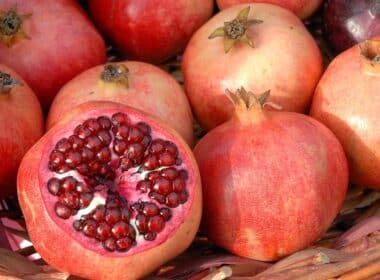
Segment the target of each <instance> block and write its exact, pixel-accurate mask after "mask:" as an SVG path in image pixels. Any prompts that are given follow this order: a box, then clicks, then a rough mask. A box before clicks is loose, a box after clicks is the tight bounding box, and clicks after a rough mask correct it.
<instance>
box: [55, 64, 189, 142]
mask: <svg viewBox="0 0 380 280" xmlns="http://www.w3.org/2000/svg"><path fill="white" fill-rule="evenodd" d="M90 100H108V101H114V102H119V103H123V104H125V105H128V106H131V107H134V108H137V109H140V110H142V111H145V112H148V113H150V114H152V115H154V116H156V117H158V118H161V119H162V120H163V121H164V122H166V123H167V124H168V125H170V126H171V127H173V128H174V129H176V130H177V131H178V132H179V133H180V134H181V135H182V137H183V138H184V139H185V140H186V142H187V143H188V144H189V145H192V144H193V140H194V139H193V138H194V136H193V117H192V113H191V108H190V105H189V102H188V100H187V97H186V95H185V93H184V92H183V90H182V88H181V87H180V85H179V84H178V83H177V82H176V81H175V79H174V78H173V77H172V76H171V75H169V74H168V73H166V72H165V71H163V70H161V69H159V68H158V67H155V66H153V65H149V64H146V63H143V62H133V61H128V62H120V63H113V64H106V65H103V66H97V67H94V68H92V69H90V70H87V71H85V72H83V73H82V74H80V75H79V76H77V77H75V78H74V79H73V80H71V81H70V82H69V83H67V84H66V85H65V86H64V87H63V88H62V89H61V90H60V92H59V93H58V95H57V96H56V98H55V99H54V101H53V103H52V106H51V107H50V111H49V115H48V119H47V128H48V129H49V128H50V127H51V126H53V125H54V124H55V123H56V122H58V121H59V120H60V119H62V117H63V116H64V115H65V114H67V113H68V112H70V111H71V109H72V108H73V107H75V106H77V105H79V104H82V103H85V102H87V101H90Z"/></svg>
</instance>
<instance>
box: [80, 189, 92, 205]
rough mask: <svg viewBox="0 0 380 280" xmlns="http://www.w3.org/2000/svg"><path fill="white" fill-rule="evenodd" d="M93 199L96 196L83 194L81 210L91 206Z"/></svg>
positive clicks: (81, 196)
mask: <svg viewBox="0 0 380 280" xmlns="http://www.w3.org/2000/svg"><path fill="white" fill-rule="evenodd" d="M93 197H94V195H93V194H92V193H89V192H87V193H82V194H81V195H80V197H79V207H80V208H81V209H83V208H86V207H87V206H88V205H90V203H91V201H92V198H93Z"/></svg>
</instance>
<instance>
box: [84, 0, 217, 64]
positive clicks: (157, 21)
mask: <svg viewBox="0 0 380 280" xmlns="http://www.w3.org/2000/svg"><path fill="white" fill-rule="evenodd" d="M89 10H90V13H91V15H92V17H93V19H94V21H95V22H96V24H97V25H98V26H99V28H100V30H102V31H103V33H104V34H105V36H106V37H108V38H109V39H110V40H111V41H112V42H113V43H114V44H115V46H116V47H117V48H118V49H119V50H120V51H121V52H122V53H123V54H124V55H125V56H126V57H127V58H129V59H133V60H140V61H146V62H151V63H160V62H163V61H165V60H166V59H168V58H170V57H172V56H174V55H176V54H179V53H180V52H181V51H182V50H183V49H184V48H185V46H186V44H187V42H188V41H189V39H190V37H191V35H192V34H193V33H194V31H195V30H197V29H198V28H199V27H200V26H201V25H202V24H203V23H204V22H206V20H207V19H208V18H209V17H210V16H211V15H212V12H213V1H212V0H127V1H125V0H115V1H108V0H91V1H89Z"/></svg>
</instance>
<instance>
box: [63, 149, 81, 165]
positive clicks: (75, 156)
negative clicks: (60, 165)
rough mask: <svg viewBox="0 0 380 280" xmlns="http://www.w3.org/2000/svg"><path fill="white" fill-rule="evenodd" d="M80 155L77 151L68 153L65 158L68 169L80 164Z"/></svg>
mask: <svg viewBox="0 0 380 280" xmlns="http://www.w3.org/2000/svg"><path fill="white" fill-rule="evenodd" d="M81 160H82V159H81V156H80V153H79V152H77V151H70V152H69V153H68V155H67V157H66V160H65V163H66V164H67V166H68V167H70V168H75V167H76V166H77V165H79V164H80V163H81Z"/></svg>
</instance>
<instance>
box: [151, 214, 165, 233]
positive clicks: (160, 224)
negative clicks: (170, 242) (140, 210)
mask: <svg viewBox="0 0 380 280" xmlns="http://www.w3.org/2000/svg"><path fill="white" fill-rule="evenodd" d="M164 226H165V222H164V219H163V218H162V217H161V216H154V217H151V218H150V219H149V222H148V228H149V230H150V231H152V232H156V233H158V232H160V231H162V230H163V229H164Z"/></svg>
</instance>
